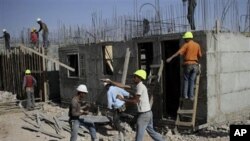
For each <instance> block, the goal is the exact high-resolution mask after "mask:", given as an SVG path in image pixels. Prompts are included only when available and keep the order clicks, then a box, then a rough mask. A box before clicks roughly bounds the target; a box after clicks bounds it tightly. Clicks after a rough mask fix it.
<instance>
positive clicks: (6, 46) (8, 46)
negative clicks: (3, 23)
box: [0, 29, 10, 50]
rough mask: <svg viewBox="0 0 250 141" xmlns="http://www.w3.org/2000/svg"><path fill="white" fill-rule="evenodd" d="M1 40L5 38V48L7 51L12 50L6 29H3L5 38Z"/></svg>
mask: <svg viewBox="0 0 250 141" xmlns="http://www.w3.org/2000/svg"><path fill="white" fill-rule="evenodd" d="M1 38H4V40H5V48H6V50H9V49H10V34H9V33H8V32H7V30H6V29H3V36H2V37H0V39H1Z"/></svg>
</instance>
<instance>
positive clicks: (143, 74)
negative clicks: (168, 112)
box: [134, 70, 147, 80]
mask: <svg viewBox="0 0 250 141" xmlns="http://www.w3.org/2000/svg"><path fill="white" fill-rule="evenodd" d="M134 75H137V76H139V77H141V78H142V79H143V80H146V78H147V73H146V71H145V70H137V71H136V72H135V73H134Z"/></svg>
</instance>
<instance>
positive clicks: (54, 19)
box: [0, 0, 246, 33]
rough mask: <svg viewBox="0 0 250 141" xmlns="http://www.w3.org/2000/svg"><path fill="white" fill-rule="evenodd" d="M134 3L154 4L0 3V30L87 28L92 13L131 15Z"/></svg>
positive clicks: (104, 0)
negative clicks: (41, 26) (41, 25)
mask: <svg viewBox="0 0 250 141" xmlns="http://www.w3.org/2000/svg"><path fill="white" fill-rule="evenodd" d="M135 1H137V3H138V5H139V6H140V5H142V4H143V3H152V4H154V3H155V0H0V29H3V28H5V29H7V30H8V31H9V32H10V33H19V32H20V31H21V30H22V29H23V28H32V27H35V28H38V27H39V26H38V24H37V23H36V19H37V18H38V17H39V18H41V19H42V21H44V22H45V23H46V24H47V25H48V27H49V29H50V30H56V29H57V26H58V23H59V22H60V23H63V24H65V25H72V26H74V25H85V26H88V25H90V24H91V15H92V14H93V13H97V14H100V13H101V15H102V17H103V18H104V19H105V18H112V15H113V13H114V10H116V13H117V15H133V14H134V9H135V8H134V3H135ZM159 1H160V7H161V8H164V7H167V6H169V4H182V0H159ZM197 1H201V0H197ZM224 1H228V0H224ZM241 1H246V0H241ZM139 6H138V7H139ZM146 8H149V9H150V8H151V10H152V7H150V6H145V9H146Z"/></svg>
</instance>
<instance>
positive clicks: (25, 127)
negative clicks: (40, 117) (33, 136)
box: [22, 126, 65, 139]
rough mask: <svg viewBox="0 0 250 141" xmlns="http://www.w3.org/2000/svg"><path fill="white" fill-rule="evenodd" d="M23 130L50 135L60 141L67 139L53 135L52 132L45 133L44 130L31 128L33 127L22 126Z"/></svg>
mask: <svg viewBox="0 0 250 141" xmlns="http://www.w3.org/2000/svg"><path fill="white" fill-rule="evenodd" d="M22 128H24V129H28V130H32V131H36V132H40V133H43V134H46V135H49V136H51V137H54V138H59V139H63V138H65V137H64V136H62V135H58V134H55V133H51V132H48V131H45V130H43V129H38V128H34V127H31V126H22Z"/></svg>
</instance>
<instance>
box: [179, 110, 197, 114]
mask: <svg viewBox="0 0 250 141" xmlns="http://www.w3.org/2000/svg"><path fill="white" fill-rule="evenodd" d="M193 112H194V110H193V109H192V110H181V109H180V110H178V111H177V113H178V114H192V113H193Z"/></svg>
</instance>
